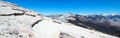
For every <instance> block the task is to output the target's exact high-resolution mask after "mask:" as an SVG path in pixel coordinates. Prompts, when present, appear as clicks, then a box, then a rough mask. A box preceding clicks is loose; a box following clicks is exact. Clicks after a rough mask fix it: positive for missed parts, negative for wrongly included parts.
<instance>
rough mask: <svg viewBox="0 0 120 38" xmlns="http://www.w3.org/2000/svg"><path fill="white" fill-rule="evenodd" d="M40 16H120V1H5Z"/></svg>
mask: <svg viewBox="0 0 120 38" xmlns="http://www.w3.org/2000/svg"><path fill="white" fill-rule="evenodd" d="M5 1H8V2H11V3H15V4H18V5H19V6H22V7H24V8H28V9H32V10H35V11H37V12H39V13H40V14H63V13H66V12H71V13H74V14H120V0H5Z"/></svg>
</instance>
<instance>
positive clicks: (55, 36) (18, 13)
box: [0, 1, 118, 38]
mask: <svg viewBox="0 0 120 38" xmlns="http://www.w3.org/2000/svg"><path fill="white" fill-rule="evenodd" d="M60 37H61V38H118V37H116V36H111V35H108V34H104V33H101V32H98V31H94V30H88V29H85V28H82V27H78V26H75V25H72V24H69V23H64V22H61V21H58V20H54V19H50V18H47V17H44V16H41V15H40V14H37V13H36V12H34V11H31V10H28V9H24V8H22V7H19V6H18V5H15V4H11V3H9V2H3V1H0V38H60Z"/></svg>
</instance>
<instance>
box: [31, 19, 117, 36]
mask: <svg viewBox="0 0 120 38" xmlns="http://www.w3.org/2000/svg"><path fill="white" fill-rule="evenodd" d="M33 31H34V33H35V34H36V35H35V36H36V38H59V36H60V32H64V33H67V34H69V35H71V36H73V37H75V38H83V37H84V38H118V37H115V36H111V35H107V34H104V33H101V32H98V31H95V30H88V29H85V28H82V27H78V26H75V25H72V24H67V23H62V22H61V24H59V23H55V22H53V21H51V20H50V21H49V19H48V20H43V21H41V22H39V23H38V24H36V25H35V26H34V27H33Z"/></svg>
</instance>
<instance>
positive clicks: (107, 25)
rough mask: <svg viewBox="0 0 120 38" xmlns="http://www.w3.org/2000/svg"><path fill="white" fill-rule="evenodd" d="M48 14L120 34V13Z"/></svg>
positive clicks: (66, 20)
mask: <svg viewBox="0 0 120 38" xmlns="http://www.w3.org/2000/svg"><path fill="white" fill-rule="evenodd" d="M46 16H47V17H49V18H52V19H57V20H60V21H63V22H67V23H71V24H74V25H77V26H80V27H84V28H87V29H91V30H97V31H101V32H103V33H107V34H110V35H115V36H120V15H117V14H116V15H115V14H108V15H104V14H101V15H79V14H72V13H66V14H59V15H46Z"/></svg>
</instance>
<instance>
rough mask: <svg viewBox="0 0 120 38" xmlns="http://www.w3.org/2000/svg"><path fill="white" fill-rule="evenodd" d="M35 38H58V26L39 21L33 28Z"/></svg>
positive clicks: (49, 22)
mask: <svg viewBox="0 0 120 38" xmlns="http://www.w3.org/2000/svg"><path fill="white" fill-rule="evenodd" d="M33 31H34V33H35V34H36V35H35V36H36V38H59V37H58V36H59V35H60V25H59V24H57V23H54V22H51V21H41V22H39V23H38V24H36V25H35V26H34V27H33Z"/></svg>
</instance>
